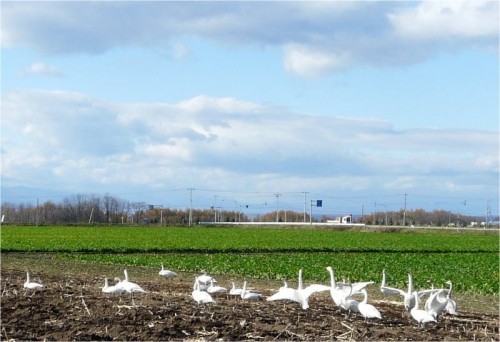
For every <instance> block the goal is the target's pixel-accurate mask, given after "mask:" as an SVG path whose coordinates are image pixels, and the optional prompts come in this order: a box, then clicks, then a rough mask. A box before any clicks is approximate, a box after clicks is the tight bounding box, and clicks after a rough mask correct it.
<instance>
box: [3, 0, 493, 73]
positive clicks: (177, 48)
mask: <svg viewBox="0 0 500 342" xmlns="http://www.w3.org/2000/svg"><path fill="white" fill-rule="evenodd" d="M498 12H499V11H498V2H497V1H478V0H471V1H425V2H397V1H395V2H386V1H379V2H371V1H369V2H361V1H357V2H345V1H342V2H337V1H332V2H299V3H296V2H257V3H252V4H248V3H245V2H202V3H200V2H195V3H191V2H187V3H181V2H146V3H140V4H139V5H138V3H135V2H52V3H47V2H43V3H38V4H35V3H29V5H28V3H23V2H20V3H18V2H6V3H5V4H3V6H2V46H23V47H26V46H27V47H30V48H34V49H37V50H39V51H42V52H45V53H52V54H65V53H90V54H94V53H102V52H105V51H107V50H110V49H113V48H116V47H125V48H127V47H137V46H139V47H150V46H165V45H169V46H170V48H168V47H167V48H166V51H168V54H169V55H170V56H172V57H173V58H176V59H179V60H183V59H185V58H186V57H191V51H190V50H189V49H188V47H187V45H185V44H183V43H182V39H183V38H185V37H201V38H202V39H208V40H211V41H215V42H218V43H222V44H228V45H230V46H235V45H249V44H251V45H256V46H265V47H267V46H271V47H277V48H280V49H283V51H284V61H283V65H284V67H285V69H286V70H287V71H289V72H292V73H296V74H297V75H299V76H304V77H318V76H321V75H323V74H326V73H330V72H334V71H337V70H342V69H346V68H351V67H355V66H358V65H371V66H393V65H396V66H399V65H405V64H408V63H415V62H420V61H423V60H425V59H426V58H429V57H430V56H434V55H437V54H439V53H442V52H447V51H456V50H458V49H471V48H472V49H475V48H481V49H488V50H492V51H495V52H496V51H497V50H498ZM116 18H127V20H126V21H122V20H116ZM164 50H165V49H164Z"/></svg>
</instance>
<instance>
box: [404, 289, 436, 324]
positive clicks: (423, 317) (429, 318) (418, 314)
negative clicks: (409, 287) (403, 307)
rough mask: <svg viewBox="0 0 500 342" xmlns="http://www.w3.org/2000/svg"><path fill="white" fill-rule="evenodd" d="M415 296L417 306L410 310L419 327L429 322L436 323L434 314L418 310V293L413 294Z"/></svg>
mask: <svg viewBox="0 0 500 342" xmlns="http://www.w3.org/2000/svg"><path fill="white" fill-rule="evenodd" d="M413 295H414V296H415V305H414V306H413V308H412V309H411V310H410V315H411V317H413V319H414V320H416V321H417V322H418V326H420V325H421V324H425V323H427V322H436V319H435V318H434V316H433V315H432V314H430V313H428V312H427V311H425V310H420V309H419V308H418V294H417V292H416V291H415V292H413Z"/></svg>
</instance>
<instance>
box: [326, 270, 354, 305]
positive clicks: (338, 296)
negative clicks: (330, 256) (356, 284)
mask: <svg viewBox="0 0 500 342" xmlns="http://www.w3.org/2000/svg"><path fill="white" fill-rule="evenodd" d="M326 270H327V271H328V272H329V273H330V296H331V297H332V299H333V302H334V303H335V305H337V306H338V307H340V308H343V306H342V304H343V303H344V302H345V300H346V299H347V297H349V296H350V295H351V292H352V289H351V287H350V286H348V285H346V284H343V283H336V282H335V274H334V271H333V268H331V267H330V266H328V267H327V268H326Z"/></svg>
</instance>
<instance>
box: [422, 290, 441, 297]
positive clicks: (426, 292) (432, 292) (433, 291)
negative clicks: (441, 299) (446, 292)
mask: <svg viewBox="0 0 500 342" xmlns="http://www.w3.org/2000/svg"><path fill="white" fill-rule="evenodd" d="M438 291H441V289H428V290H420V291H418V292H417V295H418V296H419V297H421V296H425V295H432V294H434V293H436V292H438Z"/></svg>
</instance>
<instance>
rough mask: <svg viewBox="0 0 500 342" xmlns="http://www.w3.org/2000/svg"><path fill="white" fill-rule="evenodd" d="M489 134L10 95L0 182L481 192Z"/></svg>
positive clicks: (205, 103) (245, 105)
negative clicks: (475, 189)
mask: <svg viewBox="0 0 500 342" xmlns="http://www.w3.org/2000/svg"><path fill="white" fill-rule="evenodd" d="M498 138H499V136H498V131H496V132H478V131H455V130H449V131H448V130H426V129H423V130H418V131H415V130H409V131H397V130H395V129H394V127H392V125H390V124H389V123H387V122H383V121H377V120H363V119H359V118H358V119H348V118H326V117H314V116H306V115H302V114H300V113H292V112H288V111H286V110H283V109H279V108H273V107H267V106H264V105H261V104H257V103H251V102H247V101H240V100H238V99H235V98H213V97H208V96H199V97H194V98H192V99H187V100H185V101H182V102H179V103H157V104H144V103H139V104H125V103H110V102H106V101H101V100H98V99H95V98H92V97H89V96H86V95H85V94H80V93H70V92H61V91H16V92H10V93H7V94H5V96H4V97H3V99H2V180H3V181H4V182H5V181H6V182H7V184H13V185H19V184H22V185H26V184H36V185H37V186H38V187H42V186H43V184H42V183H43V182H47V184H46V185H47V186H50V187H55V186H56V185H57V187H60V188H61V190H62V189H64V188H65V189H68V188H70V189H73V188H74V189H75V190H74V191H77V192H82V191H89V192H99V191H101V192H102V189H103V188H105V189H107V191H110V192H113V191H115V192H118V193H121V192H126V191H124V189H128V188H129V187H133V186H141V187H144V188H145V189H157V188H158V187H159V188H160V189H165V188H170V189H171V188H179V186H180V187H182V188H184V187H186V186H192V185H194V186H196V187H198V188H206V187H212V188H216V189H219V190H223V189H232V190H244V191H251V190H253V189H266V191H276V190H279V191H305V190H308V191H315V192H329V191H338V190H339V189H347V191H351V192H354V191H360V192H362V191H377V190H378V191H381V192H387V191H388V192H392V193H400V192H401V191H403V189H404V191H411V190H413V191H417V192H423V191H429V193H439V192H440V191H448V188H447V187H445V184H446V182H450V183H454V184H457V186H458V187H460V186H462V187H463V188H464V189H471V188H473V187H478V188H480V191H484V192H485V193H488V191H491V188H494V186H496V185H498V177H497V175H498V163H499V159H498V158H499V157H498ZM41 175H43V177H41ZM313 187H314V188H313ZM349 189H350V190H349ZM54 190H56V189H54ZM480 191H478V192H480ZM469 196H470V194H469ZM481 196H483V195H481ZM477 197H479V196H477Z"/></svg>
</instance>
